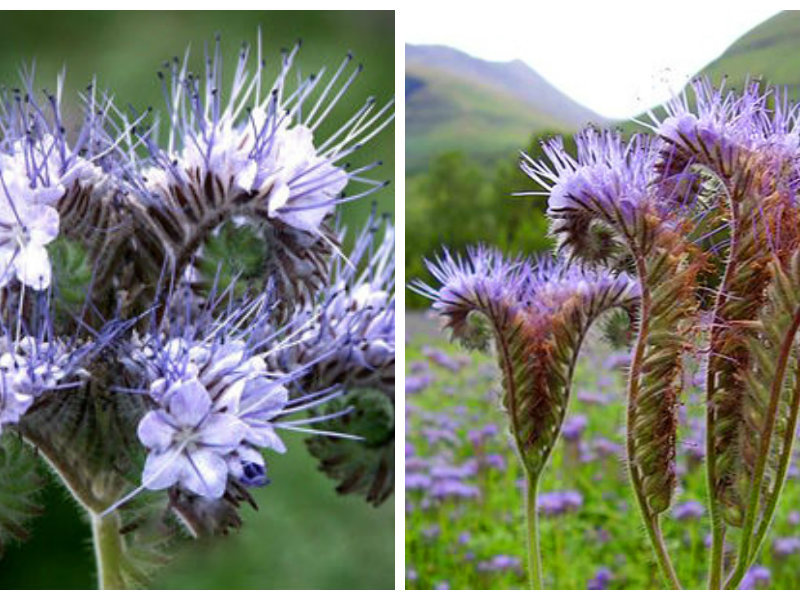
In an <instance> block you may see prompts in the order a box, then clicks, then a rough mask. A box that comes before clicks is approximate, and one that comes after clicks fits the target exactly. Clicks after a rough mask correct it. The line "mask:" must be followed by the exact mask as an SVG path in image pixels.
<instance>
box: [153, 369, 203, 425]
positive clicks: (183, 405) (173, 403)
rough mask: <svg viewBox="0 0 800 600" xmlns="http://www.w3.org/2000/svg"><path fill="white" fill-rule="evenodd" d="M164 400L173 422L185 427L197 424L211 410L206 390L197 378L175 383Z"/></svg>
mask: <svg viewBox="0 0 800 600" xmlns="http://www.w3.org/2000/svg"><path fill="white" fill-rule="evenodd" d="M164 401H165V404H166V405H167V406H168V407H169V414H170V415H171V416H172V417H173V418H174V419H175V422H176V423H178V425H182V426H185V427H195V426H197V425H198V424H199V423H200V421H202V420H203V418H204V417H205V416H206V415H207V414H208V412H209V411H210V410H211V398H210V397H209V395H208V390H206V388H205V387H204V386H203V384H202V383H200V382H199V381H198V380H197V379H189V380H188V381H179V382H177V383H175V384H174V385H173V386H172V387H171V388H170V389H169V390H168V391H167V394H166V396H165V397H164Z"/></svg>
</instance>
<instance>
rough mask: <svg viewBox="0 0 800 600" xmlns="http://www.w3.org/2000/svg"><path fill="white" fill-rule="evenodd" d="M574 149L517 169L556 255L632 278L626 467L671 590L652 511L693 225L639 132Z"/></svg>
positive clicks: (678, 357) (676, 373)
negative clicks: (540, 209)
mask: <svg viewBox="0 0 800 600" xmlns="http://www.w3.org/2000/svg"><path fill="white" fill-rule="evenodd" d="M576 142H577V148H578V153H577V157H574V158H573V157H572V156H570V155H569V154H568V153H566V152H565V150H564V146H563V144H562V143H561V142H560V140H553V141H551V142H548V143H546V144H545V154H546V157H547V160H546V161H541V162H536V161H532V160H531V159H529V158H528V157H527V156H523V160H522V169H523V171H525V172H526V173H527V174H528V175H529V176H531V178H532V179H534V180H535V181H537V182H538V183H539V184H540V185H542V186H544V187H545V189H547V190H548V192H547V193H548V215H549V216H550V217H551V219H552V222H553V226H552V230H551V232H552V234H553V235H554V236H555V237H556V240H557V241H558V243H559V249H560V250H561V251H562V252H565V253H567V254H568V256H569V257H570V260H577V261H580V262H583V263H585V264H589V265H592V264H615V265H619V267H620V268H625V266H626V265H628V266H627V268H629V269H631V270H632V271H633V272H634V273H635V274H636V277H637V278H638V282H639V286H640V290H641V303H640V307H639V313H638V323H639V326H638V334H637V338H636V342H635V344H634V348H633V354H632V359H631V370H630V377H629V387H628V430H627V436H628V443H627V450H628V463H629V470H630V475H631V481H632V483H633V487H634V490H635V493H636V497H637V499H638V501H639V506H640V509H641V512H642V516H643V519H644V521H645V525H646V528H647V530H648V533H649V534H650V538H651V541H652V542H653V546H654V549H655V551H656V555H657V557H658V559H659V563H660V564H661V567H662V570H663V572H664V575H665V577H666V578H667V579H668V580H669V581H670V583H671V585H673V586H676V587H677V586H678V585H679V584H678V580H677V576H676V575H675V573H674V569H673V567H672V565H671V562H670V559H669V556H668V555H667V553H666V549H665V546H664V542H663V539H662V536H661V532H660V525H659V515H660V514H661V513H663V512H664V511H666V510H667V509H668V508H669V506H670V504H671V501H672V496H673V492H674V489H675V485H676V478H675V445H676V433H677V413H676V411H677V403H678V395H679V393H680V383H681V365H682V354H683V351H684V346H685V344H686V343H687V335H688V334H689V332H690V329H691V325H692V318H693V315H694V314H695V312H696V299H695V289H696V287H697V283H696V279H697V275H698V272H699V271H700V270H701V269H702V268H703V260H702V256H701V254H700V252H699V251H698V250H696V249H695V248H694V247H693V245H692V244H690V243H689V242H688V241H687V240H686V239H685V236H686V235H687V234H688V233H689V231H690V229H691V227H692V225H691V223H690V222H689V221H688V219H687V213H686V211H685V210H684V208H683V203H682V202H681V199H682V198H681V196H680V194H683V193H684V189H685V188H687V186H688V187H691V184H687V182H686V181H685V179H686V174H685V172H684V171H673V172H670V173H668V174H665V173H663V172H662V173H659V172H658V170H657V169H656V166H657V165H658V164H659V161H660V160H663V151H662V150H661V148H660V146H659V145H658V144H657V143H655V142H653V141H651V140H649V139H646V138H645V137H643V136H634V137H633V138H632V139H631V140H630V141H629V142H628V143H625V142H623V141H622V139H621V137H620V136H619V135H618V134H613V133H604V132H596V131H594V130H592V129H589V130H586V131H584V132H583V133H581V134H579V135H578V136H577V137H576Z"/></svg>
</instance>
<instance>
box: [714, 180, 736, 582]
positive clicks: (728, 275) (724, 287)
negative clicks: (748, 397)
mask: <svg viewBox="0 0 800 600" xmlns="http://www.w3.org/2000/svg"><path fill="white" fill-rule="evenodd" d="M724 189H725V190H726V191H727V187H726V188H724ZM728 206H729V208H730V211H731V219H730V229H731V233H730V239H731V246H730V249H729V250H728V260H727V262H726V264H725V272H724V273H723V275H722V282H721V283H720V286H719V290H718V291H717V297H716V299H715V300H714V311H713V313H712V318H711V336H710V337H711V339H710V342H709V350H710V352H709V358H708V363H707V364H706V483H707V487H708V498H709V505H710V506H709V509H710V512H711V567H710V569H709V575H708V589H710V590H718V589H720V588H721V586H722V576H723V573H722V568H723V567H722V564H723V556H724V547H725V521H724V520H723V519H722V514H721V512H720V503H719V498H717V470H716V469H717V448H716V444H715V442H716V440H715V430H716V415H715V413H714V401H713V398H712V397H713V395H714V391H715V390H714V374H715V373H716V368H715V367H716V360H715V357H716V351H717V346H718V343H719V336H720V335H721V333H722V332H723V331H725V328H724V327H723V325H724V323H723V319H722V316H721V314H720V313H721V311H722V307H723V305H724V304H725V301H726V299H727V297H728V288H729V287H730V281H731V279H732V278H733V273H734V270H735V268H734V266H735V265H734V263H735V261H736V255H737V253H738V251H739V246H740V239H739V232H740V230H741V227H740V225H739V207H738V204H737V203H736V202H734V201H733V199H732V198H731V196H730V194H729V193H728Z"/></svg>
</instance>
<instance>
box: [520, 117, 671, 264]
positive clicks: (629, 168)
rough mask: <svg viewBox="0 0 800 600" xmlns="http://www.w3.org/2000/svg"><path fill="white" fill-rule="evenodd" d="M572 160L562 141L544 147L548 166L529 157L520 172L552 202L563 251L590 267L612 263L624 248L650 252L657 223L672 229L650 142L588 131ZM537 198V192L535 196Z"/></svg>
mask: <svg viewBox="0 0 800 600" xmlns="http://www.w3.org/2000/svg"><path fill="white" fill-rule="evenodd" d="M575 142H576V145H577V154H576V156H575V157H573V156H571V155H570V154H569V153H568V152H567V151H566V150H565V148H564V144H563V142H562V140H561V139H560V138H554V139H552V140H549V141H547V142H545V143H544V145H543V148H544V153H545V156H546V160H541V161H537V160H534V159H532V158H530V157H529V156H527V155H523V157H522V160H521V162H520V166H521V168H522V170H523V172H525V173H526V174H527V175H528V176H529V177H530V178H531V179H533V180H534V181H535V182H536V183H538V184H539V185H540V186H542V187H543V188H544V189H545V190H546V191H545V192H544V193H545V194H546V195H547V196H548V214H549V216H550V217H551V221H552V222H551V228H550V232H551V234H552V235H553V236H554V237H555V238H556V240H557V242H558V245H559V248H560V249H561V248H563V249H565V250H566V251H567V252H569V255H570V257H571V258H577V259H580V260H582V261H583V262H587V263H590V264H603V263H607V262H609V260H610V259H612V258H613V257H614V256H616V255H617V254H618V253H619V250H620V247H621V246H623V245H627V246H630V245H631V243H634V244H636V245H638V246H641V247H644V246H647V245H648V243H649V241H650V239H651V238H652V235H653V232H652V230H653V223H658V224H661V225H666V224H667V221H668V219H669V216H670V215H669V212H670V211H669V210H668V203H667V202H665V201H664V198H662V196H661V195H659V194H658V193H656V192H657V191H658V190H657V189H656V187H655V184H656V173H655V171H654V169H653V166H654V164H655V162H656V160H657V158H658V152H657V149H656V147H655V146H654V144H652V143H651V142H650V141H649V139H648V138H646V137H644V136H640V135H634V136H633V137H632V138H631V139H630V141H629V142H627V143H626V142H624V141H623V140H622V136H621V135H620V134H619V133H615V132H610V131H602V132H600V131H597V130H594V129H586V130H584V131H583V132H581V133H579V134H578V135H576V136H575ZM532 193H533V194H536V192H532Z"/></svg>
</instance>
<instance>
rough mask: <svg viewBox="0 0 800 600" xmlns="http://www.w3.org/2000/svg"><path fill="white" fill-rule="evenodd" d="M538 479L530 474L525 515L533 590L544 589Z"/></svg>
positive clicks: (529, 573) (529, 570)
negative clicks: (537, 497) (537, 490)
mask: <svg viewBox="0 0 800 600" xmlns="http://www.w3.org/2000/svg"><path fill="white" fill-rule="evenodd" d="M538 485H539V480H538V477H535V476H531V475H530V474H528V477H527V495H526V498H525V513H526V517H527V520H528V577H529V580H530V586H531V589H532V590H541V589H543V582H542V555H541V552H540V550H539V516H538V514H537V511H536V489H537V487H538Z"/></svg>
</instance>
